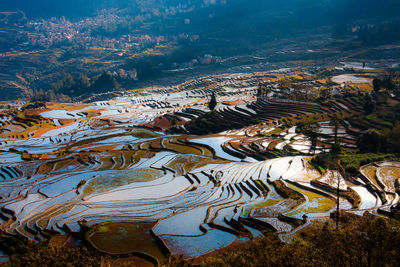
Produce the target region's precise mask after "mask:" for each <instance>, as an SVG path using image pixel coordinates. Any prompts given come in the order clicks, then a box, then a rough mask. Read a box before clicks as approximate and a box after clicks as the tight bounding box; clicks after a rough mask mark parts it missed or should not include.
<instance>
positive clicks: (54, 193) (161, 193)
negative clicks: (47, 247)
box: [0, 95, 400, 263]
mask: <svg viewBox="0 0 400 267" xmlns="http://www.w3.org/2000/svg"><path fill="white" fill-rule="evenodd" d="M174 97H177V96H176V95H175V96H174ZM201 98H203V96H202V95H201ZM176 99H179V98H176ZM120 101H121V103H122V102H123V103H125V102H127V103H128V104H126V106H124V105H123V104H121V103H119V105H116V103H115V102H111V101H110V102H101V103H97V104H96V105H84V106H79V107H73V105H72V106H63V107H60V106H55V107H54V109H50V110H45V111H43V112H39V111H37V113H38V114H41V116H42V120H43V122H46V124H43V125H44V126H43V127H44V128H46V129H47V131H42V132H40V134H34V135H32V136H30V137H29V138H23V139H21V138H10V137H9V136H3V138H2V139H1V140H0V142H1V150H2V151H3V152H1V153H0V185H1V186H0V208H1V212H0V215H1V216H0V218H1V219H0V224H1V228H2V229H3V230H4V231H6V232H8V233H12V234H19V235H23V236H26V237H27V238H29V239H32V240H47V239H49V238H50V237H51V236H54V235H65V234H70V233H74V232H82V231H86V230H85V229H88V228H89V229H90V230H89V231H88V232H85V238H86V239H87V241H88V242H89V243H91V244H92V246H93V247H95V248H97V249H98V250H100V251H102V252H106V253H110V254H124V255H125V254H129V255H131V256H132V257H133V256H135V257H142V258H144V259H147V260H150V262H153V263H157V262H158V263H162V262H165V261H166V259H167V257H168V255H170V254H175V255H178V254H182V255H183V256H184V257H185V258H193V257H197V256H200V255H202V254H205V253H208V252H210V251H213V250H215V249H217V248H221V247H224V246H227V245H229V244H232V243H235V242H246V241H248V240H250V239H252V238H255V237H257V236H261V235H263V234H264V233H266V232H269V231H274V232H278V233H279V234H281V235H288V234H290V233H293V232H294V231H296V229H297V228H298V227H299V226H300V225H302V224H304V223H307V222H308V221H310V220H313V219H316V218H325V217H328V216H329V213H330V212H332V211H334V210H335V203H336V198H335V191H334V190H335V188H336V184H337V179H340V177H339V176H338V175H334V174H332V173H331V174H329V173H328V174H325V175H321V174H320V173H319V172H318V171H317V170H315V169H314V168H313V167H312V166H311V165H310V164H309V163H308V160H309V158H310V151H309V150H310V142H309V141H308V140H306V137H305V136H304V135H302V134H299V133H296V128H295V127H291V128H289V129H284V128H280V127H282V126H281V125H275V124H274V123H273V122H272V120H274V121H275V120H277V121H278V120H279V117H287V116H292V117H293V116H294V117H295V116H301V115H300V113H302V112H303V113H306V114H314V113H318V112H327V110H326V109H325V108H323V107H321V106H318V105H314V104H309V105H308V104H307V105H306V104H301V103H286V104H285V105H283V104H279V103H275V102H271V103H267V102H265V101H264V102H255V103H251V104H249V105H241V106H237V107H234V108H233V107H232V108H224V109H220V110H218V114H217V115H218V116H220V117H219V118H220V119H226V120H228V119H229V120H233V121H239V122H240V120H242V119H243V118H244V119H246V120H248V119H249V118H252V116H255V115H260V114H262V116H263V118H269V120H271V122H270V123H271V124H269V123H268V122H265V124H258V126H257V127H258V128H257V127H254V126H249V127H247V128H246V127H245V128H243V129H242V130H236V131H229V132H224V133H219V134H209V135H203V136H197V135H193V134H191V133H190V131H188V129H186V133H179V134H167V133H165V132H161V131H160V129H161V128H162V127H159V128H157V127H156V126H157V121H156V122H155V121H154V120H153V119H154V118H156V117H157V116H159V115H160V114H161V113H162V114H164V113H166V112H170V114H173V113H174V112H175V114H178V115H179V114H181V115H182V114H184V116H186V117H188V118H190V117H193V118H196V117H198V116H200V115H201V114H204V113H205V112H204V111H203V110H202V109H198V110H193V109H180V110H175V111H173V110H172V109H171V108H169V106H173V104H171V105H169V106H168V107H165V108H164V109H162V110H161V111H160V110H158V109H154V108H146V109H144V108H142V107H143V106H142V104H143V102H140V101H143V100H142V99H135V101H136V102H135V101H133V100H132V101H131V102H130V101H126V99H121V100H120ZM154 101H155V100H154V99H153V102H154ZM177 101H178V100H177ZM193 101H194V102H196V103H197V100H195V99H194V100H193ZM153 102H152V103H153ZM144 103H147V102H144ZM188 105H189V103H188ZM292 107H301V109H299V110H298V111H296V112H297V113H296V112H294V111H293V110H292ZM336 107H338V106H336ZM203 109H204V108H203ZM279 109H280V111H279ZM278 111H279V112H278ZM295 113H296V114H295ZM277 114H278V115H277ZM279 114H281V115H279ZM178 115H176V116H178ZM182 116H183V115H182ZM275 117H276V118H275ZM169 118H173V117H169ZM49 119H51V120H57V121H55V122H54V125H52V126H50V125H49V124H48V123H49V121H48V120H49ZM187 120H189V119H187ZM52 122H53V121H52ZM164 122H165V120H164ZM164 122H163V123H164ZM167 122H171V121H169V120H168V119H167ZM244 124H245V123H243V125H244ZM321 125H322V127H321V131H322V134H323V135H326V136H327V138H328V137H331V136H330V135H332V134H333V132H332V127H330V126H329V125H328V124H326V123H325V124H324V123H322V124H321ZM138 126H141V127H138ZM150 126H151V127H150ZM178 126H181V130H185V127H184V126H182V125H178ZM27 129H31V130H34V129H35V128H29V127H28V128H27ZM257 132H258V133H257ZM267 132H273V134H266V133H267ZM261 133H265V134H261ZM339 133H340V134H343V135H346V134H347V133H346V130H345V129H344V128H340V132H339ZM323 149H324V148H323V146H322V145H320V146H318V147H317V151H322V150H323ZM7 151H9V152H7ZM274 155H275V156H274ZM361 173H362V174H363V175H364V179H363V181H361V182H358V183H353V182H352V181H348V180H346V181H344V180H341V181H339V182H340V190H341V191H342V192H346V191H348V190H353V191H354V192H355V194H358V195H359V198H360V199H361V203H360V205H359V206H358V208H355V205H354V207H353V205H351V204H350V202H349V199H348V198H346V197H345V195H344V194H343V195H342V196H343V197H341V198H340V206H341V208H342V209H345V210H348V211H351V212H363V211H365V210H370V211H372V212H376V211H377V210H378V209H381V208H383V209H384V208H388V207H390V206H391V205H395V204H396V203H397V202H398V199H399V196H398V194H397V193H396V186H398V180H399V175H400V165H399V163H396V162H384V163H377V164H375V165H368V166H364V167H362V169H361ZM338 177H339V178H338ZM369 183H371V184H373V185H374V186H375V187H376V188H377V190H381V191H382V192H383V193H384V194H385V195H386V196H387V198H388V200H389V201H388V202H386V204H382V202H381V201H380V199H379V196H378V195H377V194H376V192H375V191H373V190H371V187H370V186H368V184H369Z"/></svg>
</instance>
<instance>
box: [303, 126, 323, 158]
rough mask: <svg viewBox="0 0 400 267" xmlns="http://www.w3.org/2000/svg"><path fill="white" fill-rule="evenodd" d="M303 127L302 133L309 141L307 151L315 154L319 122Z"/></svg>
mask: <svg viewBox="0 0 400 267" xmlns="http://www.w3.org/2000/svg"><path fill="white" fill-rule="evenodd" d="M304 128H305V129H304V133H305V134H306V135H307V136H308V137H309V138H310V142H311V146H310V150H309V152H310V153H313V154H315V150H316V148H317V143H318V131H319V124H318V123H313V124H309V125H307V126H306V127H304Z"/></svg>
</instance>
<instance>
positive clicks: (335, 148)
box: [329, 114, 343, 154]
mask: <svg viewBox="0 0 400 267" xmlns="http://www.w3.org/2000/svg"><path fill="white" fill-rule="evenodd" d="M342 121H343V120H342V119H339V118H338V117H337V116H336V114H335V115H333V116H332V118H331V121H330V123H329V124H330V125H331V126H333V127H334V128H333V131H334V144H333V146H332V149H331V151H332V152H333V153H334V154H338V153H339V152H340V144H339V141H338V130H339V126H340V125H341V124H342Z"/></svg>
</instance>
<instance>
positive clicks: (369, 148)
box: [357, 129, 386, 153]
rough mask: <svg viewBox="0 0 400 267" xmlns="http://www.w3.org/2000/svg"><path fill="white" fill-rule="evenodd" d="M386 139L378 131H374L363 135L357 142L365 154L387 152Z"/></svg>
mask: <svg viewBox="0 0 400 267" xmlns="http://www.w3.org/2000/svg"><path fill="white" fill-rule="evenodd" d="M385 143H386V138H385V137H384V136H383V135H382V134H381V133H380V132H378V131H377V130H375V129H372V130H368V131H366V132H365V133H363V134H362V135H361V136H360V138H359V139H358V141H357V146H358V149H360V151H361V152H363V153H379V152H385V148H386V144H385Z"/></svg>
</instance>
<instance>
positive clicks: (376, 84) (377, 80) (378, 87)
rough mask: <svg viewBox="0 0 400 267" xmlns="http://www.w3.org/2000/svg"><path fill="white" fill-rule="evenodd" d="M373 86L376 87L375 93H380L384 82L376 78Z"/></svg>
mask: <svg viewBox="0 0 400 267" xmlns="http://www.w3.org/2000/svg"><path fill="white" fill-rule="evenodd" d="M372 85H373V86H374V91H375V92H379V90H381V85H382V81H381V80H379V79H377V78H375V79H374V80H373V81H372Z"/></svg>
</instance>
